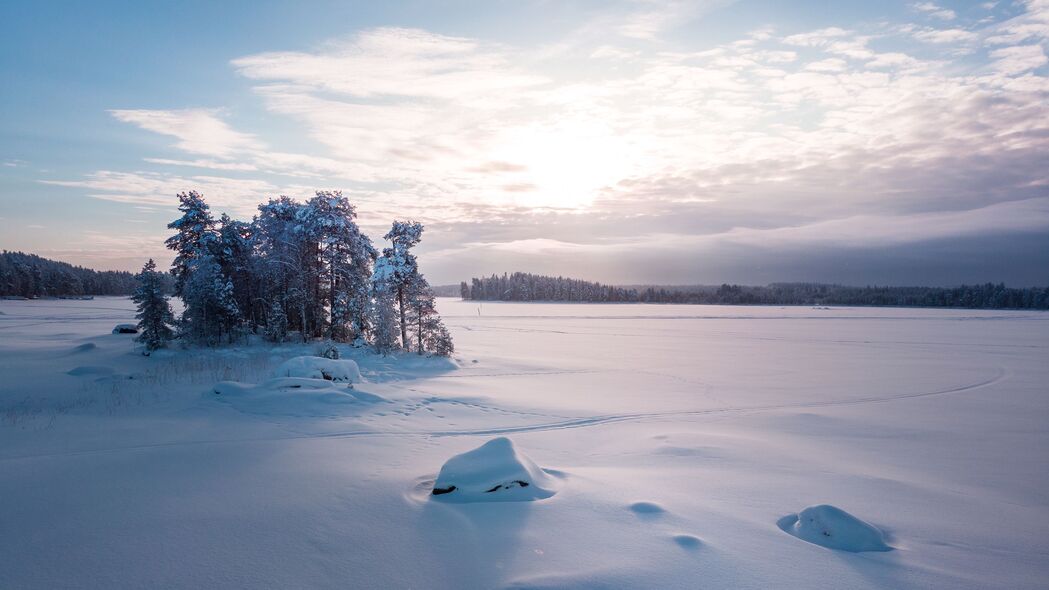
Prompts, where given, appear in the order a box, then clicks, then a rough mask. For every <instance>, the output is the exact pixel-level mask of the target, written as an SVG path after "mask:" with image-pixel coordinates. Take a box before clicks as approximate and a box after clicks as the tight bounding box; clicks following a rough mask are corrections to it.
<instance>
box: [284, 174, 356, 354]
mask: <svg viewBox="0 0 1049 590" xmlns="http://www.w3.org/2000/svg"><path fill="white" fill-rule="evenodd" d="M296 218H297V220H298V221H299V223H300V224H301V225H300V228H301V230H300V231H301V232H302V233H303V234H304V235H305V237H306V239H307V240H308V241H309V242H310V243H311V244H316V253H317V256H318V264H317V265H316V267H315V269H314V270H315V272H316V274H317V276H316V277H314V280H313V282H314V283H315V284H316V285H317V292H318V293H320V294H321V295H322V296H323V298H324V302H325V303H326V304H327V308H328V311H329V316H328V318H326V319H327V322H326V323H327V336H328V338H329V339H332V340H339V341H349V340H353V339H354V338H357V337H359V336H361V335H363V334H364V332H365V331H366V329H367V307H368V306H367V303H368V282H369V278H370V275H371V264H372V262H373V261H374V260H375V257H376V251H375V248H374V247H373V246H372V243H371V240H370V239H369V238H368V236H366V235H364V234H363V233H361V231H360V228H359V227H358V226H357V222H356V218H357V210H356V208H354V206H353V205H351V204H350V202H349V200H348V199H347V198H346V197H344V196H342V193H341V192H340V191H318V192H317V193H316V196H315V197H314V198H312V199H310V201H309V202H308V203H306V206H305V207H303V208H302V209H300V210H299V211H298V213H297V215H296Z"/></svg>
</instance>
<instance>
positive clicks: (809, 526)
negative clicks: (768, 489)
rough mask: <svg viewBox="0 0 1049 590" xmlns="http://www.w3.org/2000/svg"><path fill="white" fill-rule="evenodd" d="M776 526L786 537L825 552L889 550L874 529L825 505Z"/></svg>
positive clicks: (805, 510) (807, 509) (801, 513)
mask: <svg viewBox="0 0 1049 590" xmlns="http://www.w3.org/2000/svg"><path fill="white" fill-rule="evenodd" d="M778 524H779V527H780V528H781V529H783V531H784V532H786V533H789V534H791V535H794V536H795V537H797V538H799V539H801V540H803V541H808V542H809V543H813V544H816V545H821V546H823V547H827V548H829V549H838V550H841V551H851V552H853V553H859V552H861V551H890V550H892V547H889V545H887V544H886V543H885V537H884V535H882V532H881V531H880V530H878V528H877V527H875V526H874V525H872V524H869V523H867V522H864V521H862V520H860V519H859V518H856V517H855V516H853V515H851V514H849V513H848V512H845V511H844V510H842V509H841V508H838V507H836V506H830V505H828V504H819V505H816V506H809V507H808V508H806V509H804V510H802V511H801V512H799V513H797V514H791V515H789V516H785V517H783V518H782V519H780V521H779V523H778Z"/></svg>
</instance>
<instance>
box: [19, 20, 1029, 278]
mask: <svg viewBox="0 0 1049 590" xmlns="http://www.w3.org/2000/svg"><path fill="white" fill-rule="evenodd" d="M4 16H5V18H4V19H3V20H2V22H0V45H2V49H0V73H2V74H3V79H4V80H5V87H6V88H5V90H4V91H3V92H0V108H2V110H3V113H4V115H3V117H2V119H0V164H2V165H0V203H2V211H0V247H3V248H7V249H22V250H28V251H33V252H37V253H40V254H42V255H45V256H51V257H54V258H59V259H63V260H69V261H71V262H75V263H80V264H85V265H89V266H94V267H98V268H135V267H138V266H139V265H141V263H142V261H143V259H144V258H145V257H147V256H156V257H158V258H159V259H163V260H167V259H168V256H167V254H166V252H164V250H163V247H162V245H161V242H162V239H163V237H164V235H165V233H166V230H165V229H164V225H165V224H166V222H167V221H169V220H170V219H171V218H173V216H174V215H175V209H174V201H175V199H174V194H175V192H177V191H180V190H189V189H198V190H202V191H203V192H204V193H205V195H206V197H207V198H208V199H209V201H210V202H211V203H212V204H213V208H214V209H215V210H216V211H228V212H230V213H231V214H233V215H234V216H236V217H241V218H250V216H251V213H252V210H253V208H254V206H255V205H256V204H257V203H259V202H261V201H263V200H265V199H268V198H270V197H273V196H276V195H278V194H289V195H292V196H298V197H305V196H308V195H309V192H310V191H311V190H313V189H325V188H339V189H342V190H344V191H345V192H346V193H347V194H348V195H350V196H351V198H352V199H353V200H354V202H355V203H357V205H358V209H359V212H360V215H361V222H362V224H363V225H364V226H365V229H366V230H368V231H369V233H371V234H372V235H373V237H375V238H378V237H379V236H381V235H382V233H383V226H385V225H386V224H388V223H389V221H391V220H392V219H393V218H395V217H398V218H403V217H414V218H418V219H420V220H422V221H424V222H425V223H426V224H427V227H428V230H427V235H426V236H425V237H424V242H423V246H422V250H421V255H422V257H423V261H424V264H426V268H427V269H428V273H429V274H430V277H431V280H432V281H433V282H435V283H446V282H455V281H458V280H460V279H465V278H468V277H469V276H472V275H475V274H480V273H491V272H502V271H504V270H525V271H532V272H549V273H560V274H568V275H576V276H580V277H582V278H590V279H598V280H604V281H610V282H619V283H639V282H658V283H695V282H703V283H717V282H722V281H733V282H746V283H763V282H768V281H780V280H819V281H839V282H849V283H881V284H885V283H895V284H903V283H923V284H953V283H958V282H964V281H968V282H974V281H986V280H992V281H999V280H1004V281H1007V282H1010V283H1013V284H1045V283H1046V282H1047V281H1049V272H1047V271H1046V269H1047V268H1049V173H1047V170H1049V107H1047V104H1049V101H1047V94H1049V82H1047V78H1046V75H1047V73H1049V70H1047V66H1046V63H1047V61H1049V60H1047V58H1046V52H1047V51H1049V5H1047V3H1046V2H1045V1H1044V0H1031V1H1028V2H972V3H956V2H950V3H948V2H939V3H932V2H900V3H877V2H853V3H847V2H846V3H828V2H747V1H740V2H728V1H725V2H673V1H671V2H665V1H659V0H645V1H634V2H618V3H616V2H611V3H610V2H483V3H439V4H438V3H424V2H411V3H393V2H390V3H365V2H362V3H347V2H311V3H303V2H296V3H291V2H223V3H204V2H183V3H178V5H175V4H173V3H172V4H163V5H152V4H149V3H133V2H93V3H80V2H70V3H58V2H24V3H11V4H9V5H8V6H7V7H5V15H4Z"/></svg>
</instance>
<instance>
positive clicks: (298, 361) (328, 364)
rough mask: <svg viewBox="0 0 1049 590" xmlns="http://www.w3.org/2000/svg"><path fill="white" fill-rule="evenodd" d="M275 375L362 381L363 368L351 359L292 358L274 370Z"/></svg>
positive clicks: (351, 381)
mask: <svg viewBox="0 0 1049 590" xmlns="http://www.w3.org/2000/svg"><path fill="white" fill-rule="evenodd" d="M274 377H301V378H304V379H324V380H326V381H336V382H345V383H360V382H361V381H363V380H364V378H363V377H361V369H360V367H358V366H357V363H356V362H355V361H352V360H349V359H341V360H340V359H329V358H324V357H319V356H297V357H294V358H290V359H288V360H286V361H284V362H283V363H281V365H280V366H279V367H277V370H276V371H274Z"/></svg>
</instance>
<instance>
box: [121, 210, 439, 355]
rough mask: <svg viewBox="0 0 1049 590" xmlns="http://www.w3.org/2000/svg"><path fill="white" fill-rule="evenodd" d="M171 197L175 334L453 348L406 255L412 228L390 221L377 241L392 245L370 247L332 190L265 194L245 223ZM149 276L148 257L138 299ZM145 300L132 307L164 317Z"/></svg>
mask: <svg viewBox="0 0 1049 590" xmlns="http://www.w3.org/2000/svg"><path fill="white" fill-rule="evenodd" d="M178 199H179V211H181V213H182V216H181V217H179V218H178V219H176V220H175V221H173V222H171V223H170V224H168V228H169V229H172V230H174V231H175V234H174V235H173V236H171V237H170V238H168V240H167V242H166V245H167V247H168V248H170V249H171V250H174V252H175V259H174V261H173V263H172V267H171V275H172V276H173V277H174V293H175V295H176V296H178V297H179V298H181V299H182V301H183V303H184V311H183V312H182V314H181V317H180V318H179V319H178V321H177V329H178V334H179V336H180V337H181V338H183V339H185V340H187V341H191V342H194V343H199V344H204V345H216V344H219V343H222V342H232V341H234V340H235V339H236V338H238V337H241V336H243V335H245V334H247V333H249V332H250V333H257V334H261V335H263V336H264V337H266V338H267V339H269V340H271V341H274V342H282V341H284V340H286V339H288V338H291V337H293V336H296V337H298V338H301V339H302V340H303V341H308V340H309V339H312V338H325V339H329V340H332V341H335V342H352V343H355V344H358V345H364V344H369V345H372V346H374V347H375V348H376V350H378V351H379V352H382V353H384V354H385V353H388V352H390V351H393V350H398V349H400V350H405V351H415V352H418V353H419V354H423V353H424V352H427V353H433V354H439V355H448V354H451V353H452V351H453V345H452V339H451V336H450V335H449V333H448V330H447V329H446V328H445V326H444V323H443V322H442V321H441V318H440V316H439V315H438V314H437V310H436V306H435V304H434V295H433V291H432V289H431V288H430V285H429V284H428V283H427V281H426V278H425V277H424V276H423V274H422V273H421V272H420V271H419V266H418V262H417V260H416V257H415V255H414V254H412V252H411V248H412V247H413V246H415V245H416V244H418V243H419V239H420V238H421V236H422V231H423V227H422V225H421V224H419V223H416V222H411V221H397V222H394V223H393V227H392V228H391V229H390V231H389V233H387V234H386V236H385V239H386V240H388V241H389V242H390V246H389V247H387V248H384V249H383V250H382V252H381V253H380V252H379V251H378V250H376V248H375V247H374V246H373V245H372V242H371V240H370V239H369V238H368V236H366V235H365V234H363V233H361V231H360V228H359V227H358V226H357V223H356V218H357V211H356V208H355V207H354V206H353V205H351V204H350V202H349V200H347V199H346V198H345V197H343V196H342V193H340V192H338V191H321V192H318V193H316V196H315V197H314V198H312V199H310V200H309V201H306V202H304V203H303V202H298V201H295V200H292V199H290V198H288V197H284V196H282V197H280V198H277V199H271V200H270V201H269V202H268V203H265V204H262V205H259V208H258V210H259V212H258V214H257V215H256V216H255V217H254V219H253V220H252V221H251V222H250V223H247V222H243V221H237V220H233V219H231V218H230V217H229V216H228V215H225V214H223V215H222V216H221V217H219V219H217V220H216V219H215V218H214V217H213V216H212V214H211V211H210V208H209V207H208V204H207V203H206V202H205V201H204V197H203V196H202V195H201V194H200V193H197V192H194V191H191V192H188V193H182V194H180V195H178ZM151 273H155V270H154V269H151V268H150V264H148V263H147V265H146V268H144V269H143V272H142V273H141V274H140V275H139V277H140V282H141V284H142V289H143V290H144V291H143V292H141V293H136V297H138V298H140V299H141V300H142V301H154V299H153V297H152V295H151V293H152V290H151V289H153V287H148V288H147V285H151V284H152V283H153V281H154V276H153V274H151ZM136 301H138V299H136ZM150 305H151V304H144V303H142V302H140V303H139V313H140V315H146V314H147V313H152V315H151V316H150V317H163V315H164V314H163V310H160V311H156V312H151V307H150ZM140 320H143V318H141V317H140ZM143 321H144V320H143ZM158 331H159V330H158ZM149 346H150V345H149V343H147V348H149Z"/></svg>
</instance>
